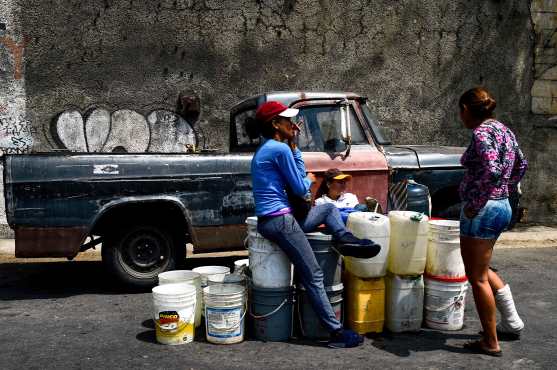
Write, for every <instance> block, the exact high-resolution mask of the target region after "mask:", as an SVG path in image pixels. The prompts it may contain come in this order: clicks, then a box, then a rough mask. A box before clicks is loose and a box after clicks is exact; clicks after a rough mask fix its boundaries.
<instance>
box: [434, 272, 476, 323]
mask: <svg viewBox="0 0 557 370" xmlns="http://www.w3.org/2000/svg"><path fill="white" fill-rule="evenodd" d="M467 290H468V283H467V280H466V277H464V278H463V280H462V281H460V282H455V281H454V280H452V281H442V280H438V279H434V278H430V277H427V278H426V279H425V298H424V309H425V314H424V319H425V324H426V325H427V327H428V328H432V329H437V330H460V329H462V326H463V325H464V303H465V301H466V291H467Z"/></svg>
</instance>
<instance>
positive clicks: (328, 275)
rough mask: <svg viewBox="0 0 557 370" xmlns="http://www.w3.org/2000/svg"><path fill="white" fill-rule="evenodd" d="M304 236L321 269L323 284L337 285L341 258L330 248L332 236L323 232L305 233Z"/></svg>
mask: <svg viewBox="0 0 557 370" xmlns="http://www.w3.org/2000/svg"><path fill="white" fill-rule="evenodd" d="M306 237H307V239H308V242H309V244H310V245H311V249H313V253H314V254H315V259H316V260H317V263H318V264H319V267H321V271H323V284H324V285H325V286H326V287H327V286H333V285H338V284H340V283H341V281H342V258H341V257H340V255H339V254H338V253H337V252H336V251H335V250H334V249H333V248H332V247H333V237H332V236H331V235H327V234H323V233H319V232H316V233H307V234H306Z"/></svg>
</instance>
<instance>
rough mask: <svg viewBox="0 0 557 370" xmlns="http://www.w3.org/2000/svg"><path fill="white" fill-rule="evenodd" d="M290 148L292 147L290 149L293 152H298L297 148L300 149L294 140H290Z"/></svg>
mask: <svg viewBox="0 0 557 370" xmlns="http://www.w3.org/2000/svg"><path fill="white" fill-rule="evenodd" d="M288 146H289V147H290V149H292V151H294V150H296V148H297V147H298V146H297V145H296V141H295V140H294V139H292V140H288Z"/></svg>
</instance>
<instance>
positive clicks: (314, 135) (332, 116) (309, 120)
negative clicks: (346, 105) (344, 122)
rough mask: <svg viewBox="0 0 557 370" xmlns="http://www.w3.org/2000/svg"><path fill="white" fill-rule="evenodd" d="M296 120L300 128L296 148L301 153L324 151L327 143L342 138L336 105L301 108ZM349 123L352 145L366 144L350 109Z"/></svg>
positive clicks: (352, 110) (355, 117)
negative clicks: (298, 148) (297, 147)
mask: <svg viewBox="0 0 557 370" xmlns="http://www.w3.org/2000/svg"><path fill="white" fill-rule="evenodd" d="M296 119H297V122H298V124H299V125H300V126H301V128H302V131H301V132H300V136H299V139H298V146H299V147H300V149H301V150H302V151H306V152H321V151H324V150H325V143H326V142H327V141H329V140H334V139H338V140H340V139H341V138H342V133H341V127H340V108H339V107H338V106H336V105H334V106H333V105H329V106H306V107H301V108H300V113H299V114H298V116H297V117H296ZM350 123H351V125H350V131H351V134H352V144H368V142H367V140H366V137H365V135H364V132H363V130H362V127H361V126H360V123H359V120H358V117H357V116H356V113H355V112H354V109H353V108H352V107H350Z"/></svg>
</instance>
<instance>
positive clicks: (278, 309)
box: [249, 298, 288, 320]
mask: <svg viewBox="0 0 557 370" xmlns="http://www.w3.org/2000/svg"><path fill="white" fill-rule="evenodd" d="M286 302H288V298H284V300H283V301H282V303H281V304H280V305H279V306H278V307H277V308H275V309H274V310H272V311H271V312H269V313H266V314H264V315H255V314H253V312H251V310H250V311H249V315H250V316H251V317H253V318H254V319H256V320H260V319H264V318H266V317H269V316H272V315H274V314H276V313H277V312H279V311H280V309H281V308H282V306H284V305H285V304H286Z"/></svg>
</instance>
